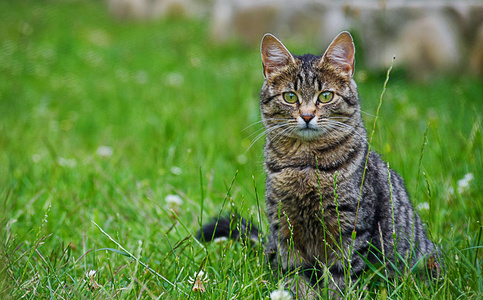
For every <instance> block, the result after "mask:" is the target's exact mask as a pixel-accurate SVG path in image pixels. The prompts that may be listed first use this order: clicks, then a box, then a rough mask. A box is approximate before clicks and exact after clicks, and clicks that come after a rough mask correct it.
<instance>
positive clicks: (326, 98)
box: [319, 92, 334, 103]
mask: <svg viewBox="0 0 483 300" xmlns="http://www.w3.org/2000/svg"><path fill="white" fill-rule="evenodd" d="M333 98H334V93H332V92H322V93H320V95H319V101H320V102H322V103H327V102H330V101H331V100H332V99H333Z"/></svg>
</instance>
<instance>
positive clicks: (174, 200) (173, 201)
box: [164, 195, 183, 211]
mask: <svg viewBox="0 0 483 300" xmlns="http://www.w3.org/2000/svg"><path fill="white" fill-rule="evenodd" d="M164 201H166V206H167V208H168V209H172V210H174V211H176V210H178V209H179V207H180V206H181V205H183V199H181V197H180V196H178V195H167V196H166V198H164Z"/></svg>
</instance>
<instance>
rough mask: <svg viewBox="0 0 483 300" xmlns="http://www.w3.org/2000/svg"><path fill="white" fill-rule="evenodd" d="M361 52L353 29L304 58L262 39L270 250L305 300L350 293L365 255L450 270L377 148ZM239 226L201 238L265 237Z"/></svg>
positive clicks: (211, 230) (207, 230) (222, 225)
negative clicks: (362, 96)
mask: <svg viewBox="0 0 483 300" xmlns="http://www.w3.org/2000/svg"><path fill="white" fill-rule="evenodd" d="M354 53H355V50H354V44H353V41H352V37H351V35H350V34H349V33H348V32H342V33H340V34H339V35H338V36H337V37H336V38H335V39H334V40H333V41H332V43H331V44H330V46H329V47H328V49H327V50H326V51H325V53H324V55H322V56H315V55H311V54H305V55H302V56H294V55H292V54H291V53H290V52H289V51H288V50H287V49H286V48H285V46H284V45H283V44H282V43H281V42H280V41H279V40H278V39H277V38H276V37H274V36H273V35H271V34H266V35H265V36H264V37H263V40H262V45H261V55H262V62H263V73H264V76H265V82H264V84H263V87H262V91H261V94H260V110H261V115H262V121H263V124H264V126H265V129H266V144H265V148H264V154H265V163H264V166H265V171H266V175H267V179H266V195H265V198H266V206H267V213H268V218H269V221H270V233H269V240H268V244H267V245H266V252H267V253H268V257H269V260H270V262H271V264H272V266H273V267H274V268H275V269H276V270H281V272H282V273H283V274H297V275H298V276H292V277H290V276H288V277H289V278H291V279H288V280H287V282H286V284H287V286H290V288H291V289H292V291H293V293H294V294H295V295H297V296H298V297H306V298H317V297H318V295H320V294H325V292H322V288H323V287H324V286H328V288H329V291H330V295H332V296H338V295H343V294H344V291H345V287H346V284H347V282H348V281H350V280H352V282H354V281H355V280H356V279H357V277H358V275H360V274H361V273H362V272H363V271H364V270H365V269H366V267H367V266H366V263H365V261H364V259H366V260H367V261H369V262H370V263H372V264H376V263H378V262H386V263H387V265H386V266H387V268H388V269H391V267H390V266H396V265H398V266H404V264H405V263H406V264H407V265H409V266H413V265H414V264H415V263H416V262H417V261H419V260H422V261H423V262H424V263H425V264H426V266H427V267H428V270H429V273H431V274H433V273H434V274H435V273H438V272H439V270H440V262H439V252H438V249H437V247H435V245H434V244H433V243H432V242H431V241H430V240H429V239H428V238H427V236H426V234H425V231H424V227H423V225H422V223H421V220H420V218H419V216H418V214H417V213H416V211H415V210H414V208H413V206H412V204H411V202H410V200H409V197H408V194H407V192H406V189H405V187H404V183H403V180H402V178H401V177H400V176H399V175H398V174H397V173H396V172H394V171H393V170H391V169H389V168H388V166H387V164H386V163H385V162H384V161H383V160H381V158H380V157H379V155H378V154H376V153H374V152H370V151H369V150H368V142H367V137H366V129H365V127H364V124H363V122H362V119H361V109H360V105H359V99H358V93H357V86H356V83H355V82H354V80H353V73H354ZM364 170H365V171H364ZM229 222H230V220H229V219H222V220H218V222H217V223H214V224H210V225H207V226H205V227H204V228H203V230H202V231H201V232H200V236H204V238H205V239H206V240H210V239H211V238H213V237H216V236H220V235H228V234H231V236H232V237H238V236H239V235H241V234H247V233H249V234H250V235H251V236H252V237H254V238H256V235H257V231H256V229H255V228H248V227H250V226H248V225H249V223H247V222H246V221H242V222H241V223H240V225H241V226H238V227H239V228H238V230H233V228H230V226H229V225H228V223H229ZM217 226H219V227H218V228H217ZM240 227H242V228H240ZM245 230H246V231H247V232H245ZM354 237H355V238H354ZM353 238H354V239H353ZM396 253H398V254H396ZM363 258H364V259H363ZM349 264H350V268H349ZM348 270H350V271H349V272H348ZM425 270H426V269H425ZM327 271H329V272H330V274H329V273H327V274H329V275H328V276H326V278H329V279H328V282H327V281H324V280H323V278H324V272H327ZM295 279H296V280H295ZM325 291H327V289H325Z"/></svg>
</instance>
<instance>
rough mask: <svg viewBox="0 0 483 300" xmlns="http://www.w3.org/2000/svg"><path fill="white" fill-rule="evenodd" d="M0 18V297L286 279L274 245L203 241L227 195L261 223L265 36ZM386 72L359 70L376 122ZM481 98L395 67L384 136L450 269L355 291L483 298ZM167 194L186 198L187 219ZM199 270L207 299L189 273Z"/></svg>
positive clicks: (251, 293)
mask: <svg viewBox="0 0 483 300" xmlns="http://www.w3.org/2000/svg"><path fill="white" fill-rule="evenodd" d="M0 22H1V26H0V112H1V117H0V199H1V202H0V204H1V207H2V208H1V209H0V211H1V215H0V216H1V219H0V220H1V223H0V224H1V228H2V230H1V231H0V233H1V235H0V236H1V239H0V241H1V246H0V249H1V250H0V251H1V255H0V271H1V272H0V274H1V275H0V296H1V297H2V298H7V297H11V298H13V299H17V298H21V297H23V298H27V299H32V298H53V299H64V298H75V299H82V298H89V299H91V298H98V299H109V298H116V299H131V298H132V299H134V298H136V299H137V298H148V299H150V298H158V297H159V298H161V299H178V298H181V297H188V298H193V299H198V298H203V299H205V298H211V299H221V298H223V299H244V298H267V297H268V295H269V293H270V292H271V291H273V290H275V289H277V288H278V280H279V278H278V277H277V275H273V273H272V272H271V271H270V269H269V266H267V265H266V264H265V261H264V260H263V255H262V253H263V250H262V249H259V248H257V247H254V248H253V247H245V246H243V245H241V244H240V243H237V242H232V241H225V242H221V243H214V244H209V245H206V246H203V245H201V244H199V243H198V242H197V241H196V239H194V238H193V235H194V234H195V232H196V231H197V230H198V228H199V225H200V224H201V223H202V222H203V223H204V222H206V221H207V220H209V219H210V218H211V217H213V216H216V215H218V214H219V213H220V209H221V206H222V203H225V205H224V212H229V211H231V210H236V211H238V212H239V213H240V214H241V215H244V216H249V217H251V218H252V219H253V220H254V221H255V223H259V221H258V220H259V219H260V220H261V228H262V229H263V230H266V226H267V221H266V218H265V216H264V215H263V209H264V203H263V202H264V201H263V194H264V189H263V186H264V173H263V168H262V161H263V157H262V151H261V149H262V146H263V142H262V141H261V140H260V141H258V142H256V143H254V144H253V146H252V147H251V148H250V149H249V150H248V151H247V148H248V147H249V146H250V144H251V143H252V141H253V140H254V138H255V136H256V135H257V133H258V132H259V131H258V130H260V129H261V125H260V124H259V123H257V124H255V123H256V122H257V121H259V112H258V93H259V90H260V87H261V84H262V81H263V77H262V72H261V64H260V58H259V53H258V47H256V46H254V47H248V46H243V45H242V44H240V43H238V42H236V41H233V42H231V43H228V44H225V45H218V44H216V43H214V42H213V41H211V40H210V38H209V32H208V28H209V26H208V24H207V23H206V22H205V21H203V20H182V19H167V20H161V21H158V22H151V23H135V22H119V21H116V20H114V19H112V18H110V17H109V16H108V15H107V14H106V13H105V7H104V4H101V3H98V2H96V1H68V2H64V1H28V0H25V1H15V2H13V1H1V2H0ZM289 48H291V49H302V51H305V50H307V48H306V47H304V46H303V45H290V43H289ZM308 50H311V51H317V50H316V48H309V49H308ZM384 79H385V77H384V74H383V73H381V74H378V73H371V72H367V71H364V70H363V69H362V68H361V67H359V65H358V67H357V70H356V80H357V81H358V85H359V92H360V96H361V103H362V107H363V110H364V112H366V114H364V119H365V122H366V125H367V127H368V129H369V131H370V130H371V126H372V124H373V122H374V117H375V116H374V115H375V114H376V108H377V105H378V103H379V95H380V93H381V89H382V85H383V83H384ZM482 96H483V86H482V85H481V78H471V77H467V76H458V77H456V76H453V77H451V76H449V77H441V78H435V79H434V80H433V81H431V82H428V83H419V82H411V81H408V80H407V78H406V76H405V74H404V73H403V72H401V71H398V70H397V69H396V70H394V71H393V73H392V76H391V79H390V81H389V83H388V86H387V91H386V94H385V96H384V102H383V104H382V107H381V110H380V112H379V120H378V121H377V127H376V130H375V134H374V138H373V142H372V147H373V149H375V150H376V151H378V152H379V153H380V154H382V155H383V157H384V159H385V160H387V161H388V162H390V164H391V167H392V168H394V169H395V170H397V171H398V172H399V173H400V174H401V175H402V176H403V177H404V178H405V180H406V185H407V188H408V191H409V193H410V195H411V196H412V199H413V202H414V204H415V206H416V207H418V209H419V211H420V215H421V217H422V219H423V220H424V222H425V224H426V226H427V229H428V232H429V233H430V235H431V237H432V240H434V241H435V242H437V243H438V244H439V245H440V246H441V248H442V250H443V253H444V259H445V263H446V273H445V274H444V276H443V278H442V279H441V280H440V282H439V283H438V284H437V285H426V284H425V283H424V282H422V281H421V280H419V279H418V278H417V277H414V276H412V275H410V274H401V276H400V277H398V278H395V279H385V278H384V274H383V272H380V271H379V270H378V269H374V270H371V271H369V272H368V274H367V276H364V277H363V278H362V279H361V281H362V282H363V283H365V284H367V289H364V290H363V289H354V291H353V294H351V295H352V296H351V295H349V296H348V298H349V297H366V298H378V299H386V298H404V299H410V298H421V297H424V298H434V299H456V298H464V299H467V298H469V299H477V298H481V297H483V275H482V270H481V268H482V266H481V264H482V261H483V260H482V255H483V254H482V253H483V250H482V249H481V247H482V245H483V242H482V240H481V238H482V222H483V220H482V219H481V216H482V215H483V182H482V181H481V180H482V178H481V175H482V174H483V163H482V157H483V153H482V149H483V138H482V131H481V122H482V113H481V112H482V111H483V101H481V100H482ZM252 124H255V125H253V126H251V125H252ZM428 124H429V127H428ZM101 146H108V147H110V149H112V155H109V153H104V154H103V153H102V149H106V148H100V147H101ZM108 149H109V148H108ZM468 173H472V174H473V175H474V179H473V180H472V181H470V183H469V186H468V188H467V189H464V190H461V192H459V191H458V180H460V179H462V178H463V177H464V176H465V175H466V174H468ZM255 187H256V188H255ZM451 189H452V190H453V192H451ZM168 195H178V196H180V197H181V198H182V200H183V204H181V205H180V206H179V207H178V208H175V211H176V212H175V213H174V212H173V211H172V210H170V209H169V208H168V206H167V203H166V201H165V199H166V196H168ZM257 199H258V201H257ZM258 203H260V206H261V207H260V208H259V205H258ZM259 209H260V211H262V215H261V216H260V215H259V213H258V211H259ZM96 224H97V225H98V226H99V227H97V226H96ZM128 253H129V254H128ZM199 270H203V271H204V273H205V274H206V276H207V277H208V279H209V281H208V282H206V283H204V288H205V289H206V292H204V293H198V292H193V291H192V289H193V287H194V286H195V284H196V283H193V284H192V283H190V282H189V279H190V277H191V278H193V277H194V274H195V273H196V272H198V271H199ZM91 271H96V273H95V274H94V273H93V272H91ZM415 278H416V279H415ZM377 279H378V280H377ZM198 287H199V286H198ZM199 288H200V287H199Z"/></svg>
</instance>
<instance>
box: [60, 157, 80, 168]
mask: <svg viewBox="0 0 483 300" xmlns="http://www.w3.org/2000/svg"><path fill="white" fill-rule="evenodd" d="M57 163H58V164H59V165H60V166H61V167H69V168H74V167H75V166H77V161H76V160H75V159H73V158H63V157H59V158H58V159H57Z"/></svg>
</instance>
